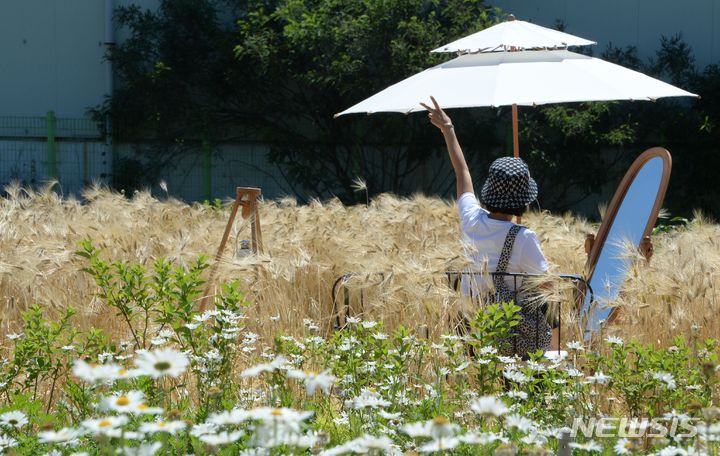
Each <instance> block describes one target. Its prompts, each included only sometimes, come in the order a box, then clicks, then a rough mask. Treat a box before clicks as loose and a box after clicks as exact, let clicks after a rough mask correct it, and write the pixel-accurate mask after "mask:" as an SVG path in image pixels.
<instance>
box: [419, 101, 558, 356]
mask: <svg viewBox="0 0 720 456" xmlns="http://www.w3.org/2000/svg"><path fill="white" fill-rule="evenodd" d="M430 98H431V100H432V103H433V105H434V107H430V106H428V105H426V104H425V103H420V104H421V105H422V106H423V107H424V108H425V109H427V111H428V116H429V117H430V121H431V122H432V124H433V125H435V126H436V127H437V128H439V129H440V131H441V132H442V133H443V136H444V137H445V143H446V145H447V149H448V154H449V155H450V161H451V162H452V166H453V169H454V170H455V178H456V180H457V199H458V202H457V204H458V211H459V213H460V230H461V231H462V234H463V237H464V239H465V240H466V241H467V242H468V243H469V244H470V245H472V246H473V247H474V250H475V253H473V254H472V255H471V258H472V260H473V262H474V264H475V266H476V267H477V269H478V270H482V269H483V266H487V270H489V271H494V272H501V273H502V272H510V273H529V274H544V273H546V272H547V271H548V264H547V261H546V260H545V256H544V255H543V252H542V249H541V248H540V243H539V242H538V239H537V236H536V235H535V233H534V232H533V231H531V230H529V229H527V228H525V227H522V226H520V225H515V224H514V223H513V222H512V219H513V217H514V216H519V215H522V214H523V213H524V212H525V210H527V206H528V204H530V203H531V202H532V201H534V200H535V199H536V198H537V194H538V190H537V184H536V183H535V181H534V180H533V178H532V177H530V171H529V170H528V167H527V165H526V164H525V162H524V161H522V160H521V159H520V158H514V157H502V158H498V159H497V160H495V161H494V162H493V163H492V165H490V170H489V173H488V178H487V180H486V181H485V185H483V188H482V192H481V194H480V195H481V200H482V203H483V205H484V206H485V208H482V207H481V206H480V203H479V202H478V200H477V198H476V197H475V191H474V189H473V183H472V178H471V177H470V171H469V169H468V166H467V163H466V162H465V156H464V155H463V152H462V149H461V148H460V143H459V142H458V140H457V136H455V129H454V126H453V123H452V120H451V119H450V117H449V116H448V115H447V114H446V113H445V112H444V111H443V110H442V109H441V108H440V105H439V104H438V102H437V101H436V100H435V98H433V97H430ZM493 283H494V287H495V299H494V300H496V301H509V300H512V299H514V297H515V296H516V294H515V293H514V292H515V291H516V290H515V289H514V288H515V283H514V279H512V278H510V277H506V278H504V279H503V278H502V277H500V276H495V277H493ZM483 288H485V289H487V287H484V286H483V285H482V284H477V283H475V281H473V280H463V283H462V289H463V292H464V293H465V294H466V295H478V294H479V293H483V291H482V289H483ZM519 300H520V301H521V302H520V303H519V304H520V305H521V307H523V309H522V311H521V314H522V319H521V321H520V324H519V325H518V328H517V332H516V334H517V336H516V337H514V338H513V339H512V340H511V344H510V347H509V348H508V352H507V353H508V354H517V355H519V356H521V357H526V356H527V353H528V352H533V351H536V350H537V349H542V350H545V351H547V350H549V349H550V348H551V345H552V346H553V348H556V347H557V344H558V341H557V329H555V330H553V331H552V338H551V328H550V325H549V324H548V322H547V320H546V319H545V315H544V312H542V311H541V312H540V313H539V317H540V318H537V317H538V312H536V308H530V307H531V306H530V305H529V304H527V303H526V304H525V305H524V306H523V305H522V304H523V302H522V301H523V299H519ZM528 301H529V300H528ZM551 339H552V344H551Z"/></svg>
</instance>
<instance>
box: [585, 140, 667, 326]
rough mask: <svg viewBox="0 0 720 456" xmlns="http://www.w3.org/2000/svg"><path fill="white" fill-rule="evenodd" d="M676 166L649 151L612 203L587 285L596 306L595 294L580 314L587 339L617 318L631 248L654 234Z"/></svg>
mask: <svg viewBox="0 0 720 456" xmlns="http://www.w3.org/2000/svg"><path fill="white" fill-rule="evenodd" d="M671 167H672V160H671V158H670V153H669V152H668V151H667V150H665V149H663V148H661V147H654V148H652V149H648V150H646V151H645V152H643V153H642V154H641V155H640V156H639V157H638V158H637V159H636V160H635V162H633V164H632V166H630V169H629V170H628V172H627V173H626V174H625V177H624V178H623V180H622V181H621V182H620V185H619V186H618V188H617V190H616V191H615V195H614V196H613V199H612V200H611V201H610V205H609V206H608V208H607V212H606V213H605V217H603V221H602V223H601V224H600V229H599V230H598V233H597V236H596V238H595V244H594V245H593V248H592V250H591V251H590V255H589V256H588V262H587V265H586V267H585V274H586V277H587V280H588V283H589V284H590V286H591V287H592V289H593V291H594V292H595V302H592V303H591V302H590V299H591V298H590V295H587V296H585V299H584V302H583V307H582V310H581V321H584V322H585V337H586V338H588V337H590V336H591V335H592V334H593V333H594V332H596V331H597V330H599V329H600V327H601V325H602V323H603V322H606V321H608V322H609V321H612V319H613V316H614V312H615V308H613V307H612V303H613V302H614V301H615V299H616V298H617V296H618V293H619V292H620V287H621V286H622V283H623V282H624V280H625V276H626V274H627V272H628V267H629V265H630V264H629V263H630V261H632V258H630V256H629V255H628V251H629V250H628V249H630V248H635V249H638V248H639V247H640V241H641V240H642V239H643V237H645V236H649V235H650V234H651V232H652V229H653V227H654V226H655V221H656V220H657V216H658V212H659V211H660V205H661V204H662V202H663V198H664V197H665V190H667V186H668V181H669V180H670V168H671ZM631 246H632V247H631Z"/></svg>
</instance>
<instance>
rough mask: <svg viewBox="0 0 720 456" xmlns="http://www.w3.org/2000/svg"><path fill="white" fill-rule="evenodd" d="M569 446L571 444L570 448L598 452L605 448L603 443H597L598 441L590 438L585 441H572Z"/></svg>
mask: <svg viewBox="0 0 720 456" xmlns="http://www.w3.org/2000/svg"><path fill="white" fill-rule="evenodd" d="M568 446H569V447H570V448H575V449H578V450H583V451H596V452H598V453H599V452H601V451H602V450H603V447H602V445H600V444H599V443H597V442H596V441H594V440H588V441H587V442H585V443H577V442H570V444H569V445H568Z"/></svg>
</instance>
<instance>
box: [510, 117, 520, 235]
mask: <svg viewBox="0 0 720 456" xmlns="http://www.w3.org/2000/svg"><path fill="white" fill-rule="evenodd" d="M512 129H513V157H518V158H519V157H520V144H519V141H518V109H517V105H516V104H515V103H513V105H512ZM521 223H522V217H520V216H519V215H518V216H517V224H518V225H520V224H521Z"/></svg>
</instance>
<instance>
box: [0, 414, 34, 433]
mask: <svg viewBox="0 0 720 456" xmlns="http://www.w3.org/2000/svg"><path fill="white" fill-rule="evenodd" d="M26 424H28V418H27V415H25V414H24V413H23V412H21V411H19V410H13V411H11V412H5V413H3V414H2V415H0V426H6V427H12V428H15V429H20V428H21V427H23V426H25V425H26Z"/></svg>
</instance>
